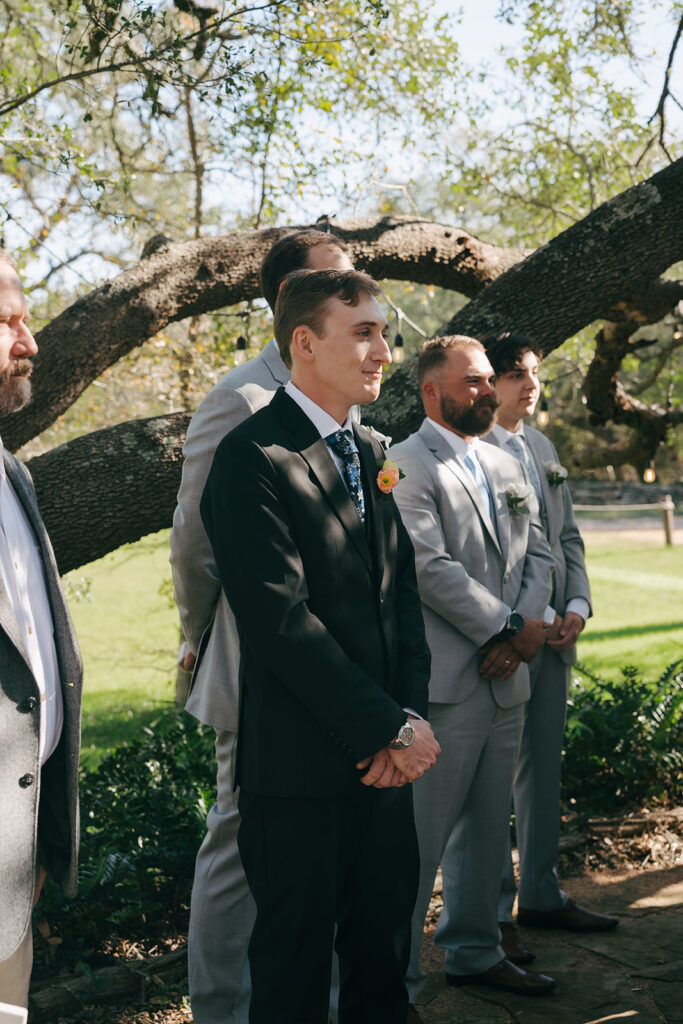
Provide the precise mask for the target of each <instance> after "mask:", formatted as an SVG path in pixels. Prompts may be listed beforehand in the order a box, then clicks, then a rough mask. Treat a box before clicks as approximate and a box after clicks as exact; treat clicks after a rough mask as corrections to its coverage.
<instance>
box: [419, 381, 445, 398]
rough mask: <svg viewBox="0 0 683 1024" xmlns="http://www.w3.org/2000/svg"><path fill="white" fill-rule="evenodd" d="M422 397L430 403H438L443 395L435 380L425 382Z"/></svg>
mask: <svg viewBox="0 0 683 1024" xmlns="http://www.w3.org/2000/svg"><path fill="white" fill-rule="evenodd" d="M422 395H423V397H424V398H425V399H426V400H427V401H428V402H434V401H438V400H439V398H440V395H441V392H440V390H439V385H438V384H437V383H436V381H435V380H425V381H423V383H422Z"/></svg>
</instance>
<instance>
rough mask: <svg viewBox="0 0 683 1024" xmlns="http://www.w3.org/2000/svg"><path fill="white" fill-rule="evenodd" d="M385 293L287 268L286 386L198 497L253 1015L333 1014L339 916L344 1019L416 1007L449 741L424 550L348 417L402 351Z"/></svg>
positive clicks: (376, 458)
mask: <svg viewBox="0 0 683 1024" xmlns="http://www.w3.org/2000/svg"><path fill="white" fill-rule="evenodd" d="M377 294H378V288H377V285H376V284H375V283H374V281H372V279H371V278H369V277H367V276H366V275H364V274H360V273H358V272H356V271H332V270H324V271H300V272H297V273H295V274H292V275H291V276H290V277H289V278H287V280H286V281H285V283H284V285H283V287H282V289H281V292H280V295H279V298H278V302H277V306H276V310H275V337H276V340H277V342H278V345H279V347H280V352H281V354H282V357H283V359H284V361H285V363H286V364H287V365H290V366H291V369H292V379H291V382H290V383H289V384H287V386H286V387H285V388H281V389H280V390H279V391H278V392H277V393H276V395H275V397H274V398H273V400H272V402H271V404H270V405H269V406H267V407H266V408H265V409H262V410H261V411H259V412H257V413H256V414H255V415H253V416H251V417H250V418H249V419H248V420H246V421H245V422H244V423H243V424H242V425H241V426H239V427H237V428H236V429H235V430H233V431H232V432H231V433H230V434H228V435H227V436H226V437H225V438H224V439H223V441H222V442H221V444H220V445H219V447H218V449H217V452H216V456H215V459H214V462H213V466H212V469H211V471H210V473H209V477H208V480H207V484H206V488H205V490H204V494H203V497H202V501H201V514H202V518H203V521H204V525H205V528H206V531H207V534H208V536H209V539H210V541H211V544H212V546H213V550H214V554H215V559H216V565H217V566H218V570H219V574H220V577H221V582H222V584H223V587H224V588H225V592H226V595H227V598H228V601H229V603H230V606H231V607H232V608H233V610H234V612H235V616H236V619H237V624H238V628H239V632H240V643H241V674H242V701H241V708H240V733H239V735H240V739H239V746H238V755H237V780H236V781H237V783H238V784H239V787H240V798H239V807H240V814H241V816H242V825H241V829H240V834H239V845H240V851H241V854H242V859H243V862H244V867H245V871H246V874H247V878H248V880H249V885H250V887H251V889H252V892H253V894H254V898H255V901H256V906H257V917H256V924H255V926H254V932H253V935H252V940H251V943H250V947H249V958H250V963H251V974H252V986H253V993H252V1001H251V1006H250V1015H249V1020H250V1022H251V1024H324V1022H326V1021H327V1011H328V994H329V983H330V970H331V962H332V944H333V936H334V929H335V925H336V928H337V931H336V940H335V945H336V949H337V952H338V954H339V960H340V972H341V988H340V999H339V1022H340V1024H404V1022H405V1020H406V1014H407V1008H408V998H407V994H406V990H405V987H404V984H403V974H404V971H405V967H406V965H407V956H408V945H409V930H410V916H411V912H412V908H413V904H414V900H415V891H416V883H417V873H418V854H417V845H416V839H415V830H414V823H413V814H412V796H411V789H410V786H409V785H406V783H408V782H412V781H413V780H414V779H416V778H419V777H420V776H421V775H422V774H423V773H424V772H425V771H426V770H428V768H429V767H430V766H431V765H432V764H434V762H435V760H436V757H437V755H438V753H439V746H438V744H437V742H436V740H435V739H434V737H433V734H432V731H431V728H430V726H429V724H428V723H427V722H426V721H424V720H423V719H422V718H421V717H420V716H423V715H425V714H426V711H427V683H428V680H429V663H430V659H429V652H428V649H427V647H426V644H425V637H424V628H423V623H422V616H421V611H420V601H419V597H418V592H417V586H416V582H415V568H414V560H413V550H412V546H411V544H410V541H409V539H408V536H407V534H406V531H405V529H404V527H403V525H402V522H401V519H400V516H399V515H398V512H397V509H396V506H395V504H394V500H393V497H392V496H391V493H386V492H385V491H384V490H382V489H381V488H380V485H379V479H378V470H379V469H380V468H381V467H382V464H383V462H384V458H385V456H384V452H383V450H382V448H381V447H380V445H379V444H378V443H377V442H376V441H375V440H374V439H373V438H371V437H370V435H369V434H368V433H367V432H366V431H365V430H364V429H363V428H362V427H358V426H357V425H355V424H352V423H351V420H350V418H349V410H350V408H351V406H352V405H354V404H357V403H359V404H363V403H367V402H372V401H374V400H375V399H376V398H377V396H378V394H379V389H380V384H381V378H382V369H383V366H384V365H385V364H386V363H388V362H389V361H390V355H389V349H388V347H387V343H386V330H387V322H386V318H385V317H384V315H383V313H382V311H381V309H380V307H379V305H378V303H377V300H376V296H377ZM392 479H394V478H393V477H392V475H391V473H390V472H389V473H386V472H385V473H384V475H383V479H382V486H383V487H384V488H386V487H389V486H390V484H391V481H392ZM396 479H397V477H396ZM385 480H388V481H389V483H388V484H387V483H385ZM199 657H201V650H200V652H199Z"/></svg>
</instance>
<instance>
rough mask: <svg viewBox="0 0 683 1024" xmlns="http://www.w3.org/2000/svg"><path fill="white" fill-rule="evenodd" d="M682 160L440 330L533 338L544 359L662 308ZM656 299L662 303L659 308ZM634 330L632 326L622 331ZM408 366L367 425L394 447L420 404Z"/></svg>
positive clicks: (675, 234) (680, 255) (678, 215)
mask: <svg viewBox="0 0 683 1024" xmlns="http://www.w3.org/2000/svg"><path fill="white" fill-rule="evenodd" d="M681 225H683V159H681V160H677V161H676V163H674V164H672V165H671V166H670V167H667V168H665V169H664V170H663V171H660V172H659V173H658V174H655V175H654V176H653V177H652V178H650V179H649V180H648V181H645V182H642V183H641V184H639V185H636V186H634V187H633V188H630V189H628V190H627V191H626V192H622V193H621V194H620V195H618V196H616V197H615V198H614V199H611V200H609V201H608V202H606V203H603V204H602V206H600V207H598V209H597V210H594V211H593V212H592V213H590V214H589V215H588V216H587V217H586V218H584V220H582V221H580V222H579V223H578V224H574V225H572V226H571V227H570V228H568V229H567V230H566V231H563V232H562V233H561V234H559V235H557V236H556V237H555V238H553V239H552V241H550V242H548V243H547V244H546V245H544V246H542V247H541V248H540V249H537V250H536V251H535V252H534V253H532V255H530V256H528V257H527V258H526V259H525V260H524V261H523V262H521V263H518V264H516V265H515V266H513V267H512V268H511V269H510V270H508V271H507V273H505V274H504V275H502V276H500V277H498V278H497V279H496V280H494V281H493V282H492V283H491V284H490V285H489V286H488V287H487V288H486V290H485V292H484V293H483V294H481V295H479V296H478V297H477V298H475V299H473V301H472V302H469V303H468V304H467V305H466V306H465V307H464V308H463V309H461V310H460V311H459V312H458V313H456V315H455V316H454V317H453V318H452V319H451V320H450V322H449V323H448V324H447V326H446V327H445V328H444V332H443V333H445V334H468V335H471V336H473V337H475V338H479V337H483V336H484V335H486V334H488V333H490V332H494V331H502V330H511V329H514V330H515V331H517V332H519V333H521V334H526V335H528V336H529V337H532V338H535V339H536V340H538V342H539V343H540V345H541V346H542V348H543V350H544V351H545V352H546V353H548V352H551V351H552V350H553V349H555V348H558V347H559V346H560V345H561V344H562V342H563V341H565V340H566V339H567V338H569V337H571V336H572V335H573V334H576V332H577V331H579V330H581V329H582V328H583V327H585V326H587V325H588V324H590V323H592V322H593V321H595V320H597V319H601V318H602V317H605V316H607V315H609V314H612V315H615V310H616V309H617V307H621V308H622V309H623V310H624V315H626V313H625V310H626V307H628V308H629V314H628V315H629V318H630V317H632V316H633V315H635V314H634V309H635V307H636V304H637V303H638V301H641V302H642V303H643V306H644V308H643V309H642V310H640V311H639V317H640V320H641V322H644V323H645V322H650V321H649V317H650V315H651V314H654V313H655V311H658V312H657V315H656V318H657V319H659V316H660V315H661V312H662V311H665V310H666V309H670V308H671V306H672V305H674V304H675V302H676V301H677V297H678V296H680V291H681V285H680V283H679V282H666V281H661V280H660V279H659V275H660V274H661V273H662V272H663V271H664V270H666V269H667V268H668V267H670V266H672V265H673V264H674V263H676V262H677V261H678V260H680V259H683V228H682V227H681ZM664 299H666V301H669V302H670V303H671V304H670V305H669V306H668V307H667V306H666V304H665V301H664ZM630 329H631V330H633V329H634V328H633V326H631V328H630ZM414 363H415V359H414V358H413V360H409V361H407V363H406V364H405V368H404V369H402V371H401V373H400V374H399V373H396V374H394V375H393V376H392V378H391V379H390V380H389V381H388V383H387V385H386V386H385V387H384V388H383V390H382V394H381V395H380V398H379V400H378V401H377V402H376V403H375V405H373V407H372V411H371V412H369V414H368V419H369V420H370V421H371V422H372V423H373V424H374V425H375V426H377V427H378V428H379V429H380V430H383V431H384V432H385V433H389V434H393V435H394V437H395V438H396V439H400V438H402V437H404V436H405V435H406V433H409V432H410V431H411V430H414V429H415V426H416V424H417V423H419V422H420V418H421V416H422V404H421V401H420V397H419V394H418V391H417V384H416V379H415V366H414Z"/></svg>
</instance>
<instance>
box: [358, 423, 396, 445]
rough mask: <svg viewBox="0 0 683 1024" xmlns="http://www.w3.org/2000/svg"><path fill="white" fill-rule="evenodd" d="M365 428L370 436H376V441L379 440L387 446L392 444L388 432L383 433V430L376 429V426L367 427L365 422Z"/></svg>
mask: <svg viewBox="0 0 683 1024" xmlns="http://www.w3.org/2000/svg"><path fill="white" fill-rule="evenodd" d="M363 430H367V432H368V434H369V435H370V437H374V439H375V441H379V443H380V444H381V445H384V447H385V448H389V447H390V446H391V438H390V436H389V435H388V434H383V433H382V431H381V430H375V428H374V427H366V425H365V424H363Z"/></svg>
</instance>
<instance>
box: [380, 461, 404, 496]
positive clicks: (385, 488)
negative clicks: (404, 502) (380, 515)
mask: <svg viewBox="0 0 683 1024" xmlns="http://www.w3.org/2000/svg"><path fill="white" fill-rule="evenodd" d="M404 476H405V473H404V472H403V470H402V469H401V468H400V467H399V465H398V463H397V462H394V461H393V459H385V460H384V462H383V463H382V464H381V465H380V470H379V473H378V474H377V486H378V487H379V489H380V491H381V492H382V493H383V494H391V492H392V491H393V489H394V487H395V486H396V484H397V483H398V482H399V480H402V479H403V477H404Z"/></svg>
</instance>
